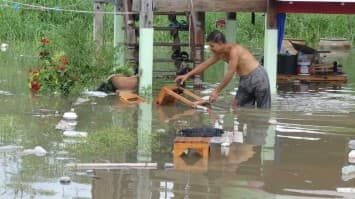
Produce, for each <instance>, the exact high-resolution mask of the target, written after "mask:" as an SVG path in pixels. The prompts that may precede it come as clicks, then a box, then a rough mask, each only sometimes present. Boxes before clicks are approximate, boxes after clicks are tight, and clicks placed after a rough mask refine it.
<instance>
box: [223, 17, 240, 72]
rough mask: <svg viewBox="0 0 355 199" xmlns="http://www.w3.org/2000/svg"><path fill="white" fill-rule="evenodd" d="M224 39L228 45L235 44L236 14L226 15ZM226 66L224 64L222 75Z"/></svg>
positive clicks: (225, 70)
mask: <svg viewBox="0 0 355 199" xmlns="http://www.w3.org/2000/svg"><path fill="white" fill-rule="evenodd" d="M226 39H227V42H229V43H235V42H237V13H235V12H228V13H227V23H226ZM227 68H228V64H227V63H225V64H224V74H226V73H227Z"/></svg>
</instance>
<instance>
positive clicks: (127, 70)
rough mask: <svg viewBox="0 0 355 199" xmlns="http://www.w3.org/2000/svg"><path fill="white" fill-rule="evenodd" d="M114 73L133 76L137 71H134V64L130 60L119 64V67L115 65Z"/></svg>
mask: <svg viewBox="0 0 355 199" xmlns="http://www.w3.org/2000/svg"><path fill="white" fill-rule="evenodd" d="M112 74H115V75H122V76H126V77H130V76H133V75H134V74H135V73H134V69H133V67H132V64H131V63H129V62H126V63H125V64H123V65H119V66H117V67H114V68H113V70H112Z"/></svg>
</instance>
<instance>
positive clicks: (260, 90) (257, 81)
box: [235, 66, 271, 108]
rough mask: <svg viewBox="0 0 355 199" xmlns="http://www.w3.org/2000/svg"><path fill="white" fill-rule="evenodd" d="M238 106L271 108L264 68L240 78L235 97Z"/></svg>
mask: <svg viewBox="0 0 355 199" xmlns="http://www.w3.org/2000/svg"><path fill="white" fill-rule="evenodd" d="M235 99H237V100H238V106H246V105H254V106H255V103H256V106H257V107H258V108H270V107H271V94H270V83H269V77H268V75H267V72H266V71H265V69H264V67H262V66H259V67H258V68H256V69H255V70H254V71H253V72H251V73H250V74H248V75H246V76H241V77H240V80H239V87H238V91H237V93H236V95H235Z"/></svg>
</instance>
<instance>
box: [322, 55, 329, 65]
mask: <svg viewBox="0 0 355 199" xmlns="http://www.w3.org/2000/svg"><path fill="white" fill-rule="evenodd" d="M326 63H328V57H327V55H323V57H322V64H326Z"/></svg>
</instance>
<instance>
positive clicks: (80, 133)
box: [63, 130, 88, 137]
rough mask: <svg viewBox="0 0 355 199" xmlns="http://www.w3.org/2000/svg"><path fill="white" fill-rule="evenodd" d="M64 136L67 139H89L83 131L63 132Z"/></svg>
mask: <svg viewBox="0 0 355 199" xmlns="http://www.w3.org/2000/svg"><path fill="white" fill-rule="evenodd" d="M63 135H64V136H67V137H87V136H88V133H87V132H83V131H72V130H67V131H64V132H63Z"/></svg>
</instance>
